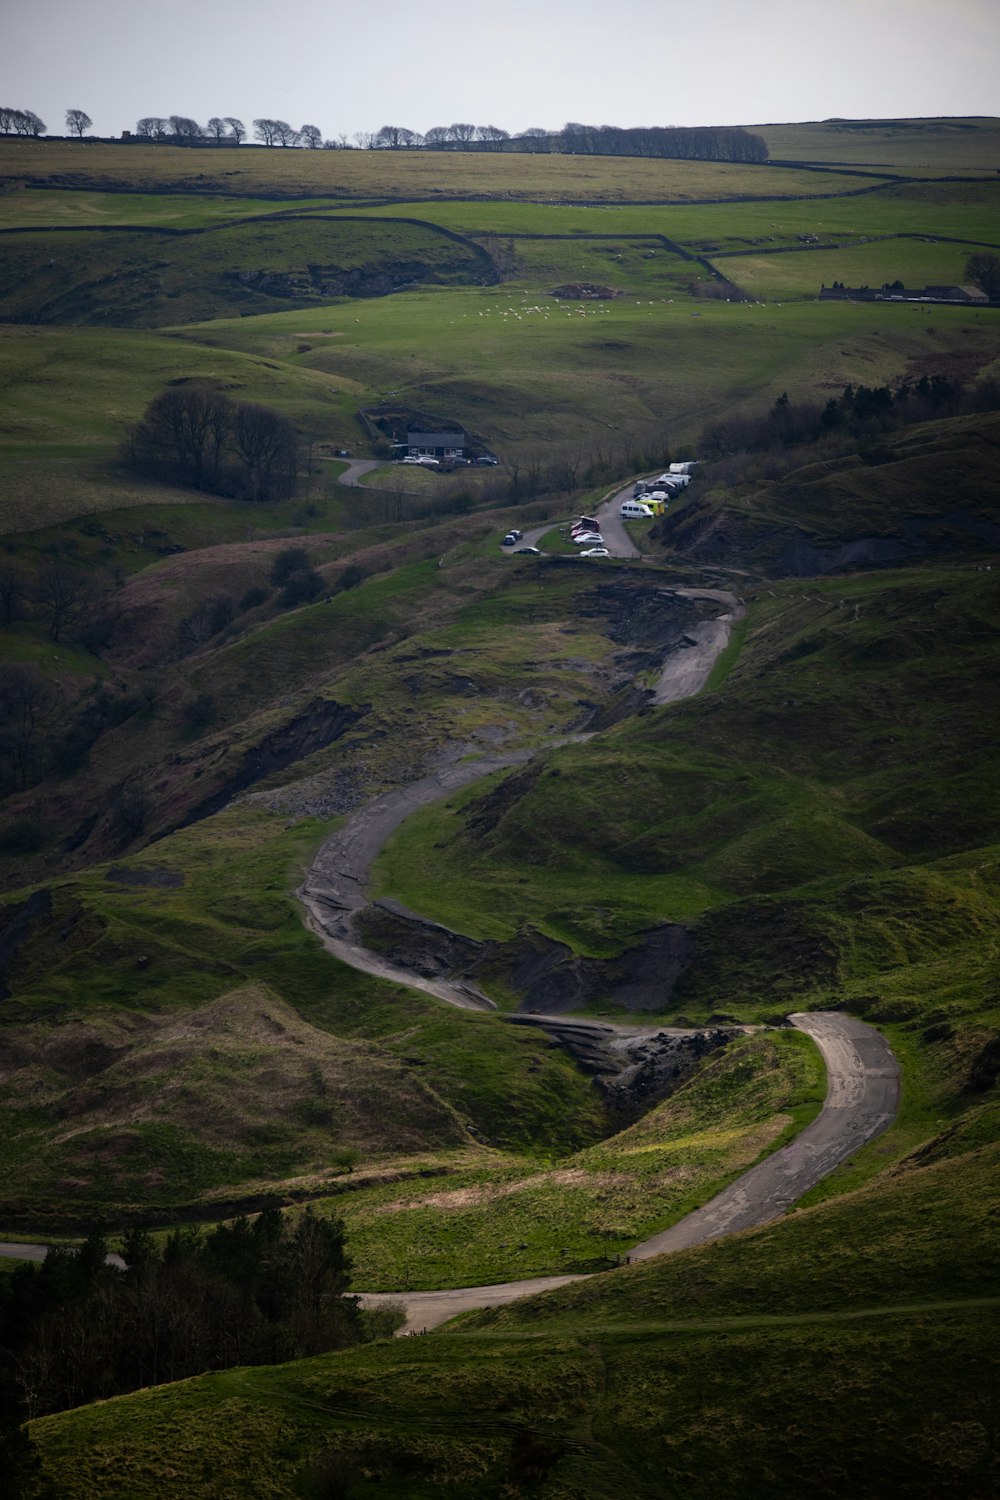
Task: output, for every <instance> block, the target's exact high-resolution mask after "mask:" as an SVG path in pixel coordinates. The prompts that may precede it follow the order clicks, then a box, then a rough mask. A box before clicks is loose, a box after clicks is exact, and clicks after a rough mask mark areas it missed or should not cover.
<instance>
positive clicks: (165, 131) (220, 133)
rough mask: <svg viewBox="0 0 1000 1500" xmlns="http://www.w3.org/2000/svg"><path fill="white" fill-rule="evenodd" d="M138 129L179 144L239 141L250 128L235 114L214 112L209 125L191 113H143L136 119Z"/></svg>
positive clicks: (153, 137)
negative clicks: (139, 118) (220, 114)
mask: <svg viewBox="0 0 1000 1500" xmlns="http://www.w3.org/2000/svg"><path fill="white" fill-rule="evenodd" d="M135 133H136V135H138V136H142V137H143V138H144V139H145V140H149V141H174V142H175V143H176V144H177V145H185V146H187V145H191V144H192V142H194V141H209V140H214V141H215V142H217V143H219V142H222V141H227V140H228V141H233V142H234V144H235V145H237V146H238V145H239V144H240V142H241V141H243V140H245V139H246V134H247V128H246V126H245V125H244V123H243V121H242V120H238V119H237V118H236V116H235V115H226V116H225V117H224V118H222V119H220V118H219V117H218V116H217V115H213V116H212V118H211V119H210V120H209V122H208V124H207V125H199V124H198V121H197V120H192V119H191V118H190V117H189V116H188V115H144V116H143V117H142V119H141V120H137V121H136V125H135Z"/></svg>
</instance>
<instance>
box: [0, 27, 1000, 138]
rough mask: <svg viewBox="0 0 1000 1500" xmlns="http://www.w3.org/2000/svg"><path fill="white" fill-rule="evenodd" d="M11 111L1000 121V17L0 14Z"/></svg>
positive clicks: (420, 119) (497, 120)
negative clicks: (923, 117)
mask: <svg viewBox="0 0 1000 1500" xmlns="http://www.w3.org/2000/svg"><path fill="white" fill-rule="evenodd" d="M0 5H2V9H3V25H2V31H0V46H2V49H3V56H2V58H0V103H2V104H6V105H9V106H12V107H14V108H17V109H33V110H35V111H36V113H38V114H40V115H41V117H42V118H43V120H45V121H46V123H47V124H48V126H49V129H50V131H52V132H53V133H62V131H63V129H64V125H63V120H64V116H65V112H66V110H67V109H68V108H76V109H84V110H86V111H87V113H88V114H90V115H91V116H92V118H93V121H94V133H95V134H101V135H116V134H119V133H120V132H121V131H122V130H125V129H131V128H133V127H134V125H135V121H136V120H137V119H138V118H139V117H140V116H141V115H170V114H181V115H189V116H192V117H193V118H194V119H196V120H198V121H200V122H201V123H204V122H205V120H206V119H208V117H209V116H211V115H223V116H224V115H237V116H239V117H240V118H241V119H243V120H244V121H246V123H247V125H249V124H250V122H251V120H252V119H253V118H254V117H255V116H259V115H266V116H272V117H276V118H280V119H285V120H288V121H289V122H290V123H291V124H292V125H294V126H296V127H297V126H300V125H302V124H303V123H306V122H308V123H312V124H316V125H318V126H319V127H320V129H321V130H322V132H323V134H324V135H325V136H327V137H330V136H337V135H339V134H340V133H341V132H345V133H346V134H347V135H351V134H352V133H353V132H354V131H356V130H374V129H377V128H378V127H379V126H380V125H384V124H394V125H406V126H408V127H409V128H411V129H413V130H419V131H425V130H427V129H429V127H430V126H432V125H447V124H450V123H451V122H452V121H454V120H470V121H472V122H473V123H475V124H492V125H501V126H503V127H505V128H506V129H507V130H510V131H511V132H512V133H513V132H516V131H518V130H521V129H524V128H525V127H527V126H531V125H541V126H545V127H550V128H558V127H560V126H561V125H563V124H564V123H565V122H566V121H567V120H581V121H583V122H585V123H588V124H611V125H723V124H731V125H736V124H757V123H764V122H767V121H772V122H773V121H780V120H810V119H811V120H816V119H825V118H828V117H829V116H831V115H841V116H848V117H865V116H875V117H884V116H892V115H958V114H969V115H972V114H975V115H987V114H1000V3H998V0H950V3H949V4H942V3H941V0H761V3H758V4H751V3H749V0H701V3H700V4H699V3H698V0H616V3H598V0H494V3H492V4H485V5H484V4H479V5H477V4H475V0H423V3H417V0H405V3H404V0H375V3H372V4H371V5H367V6H366V5H362V4H358V3H347V0H288V3H286V4H279V3H276V0H240V3H236V0H167V3H152V4H141V3H137V0H16V3H15V0H0Z"/></svg>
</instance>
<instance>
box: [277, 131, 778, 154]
mask: <svg viewBox="0 0 1000 1500" xmlns="http://www.w3.org/2000/svg"><path fill="white" fill-rule="evenodd" d="M353 140H354V144H355V145H356V146H357V147H358V148H359V149H362V150H371V151H400V150H415V149H423V150H432V151H503V150H513V151H532V152H553V153H562V154H564V155H574V156H651V157H672V158H677V159H679V160H682V161H683V160H687V159H690V160H698V161H739V162H766V161H767V159H768V150H767V144H766V142H765V141H764V138H763V136H760V135H754V134H752V133H751V132H750V131H748V130H740V129H730V128H722V127H707V126H706V127H703V128H701V127H699V128H697V129H690V130H688V129H680V128H676V127H674V126H642V127H631V128H625V127H621V126H617V125H581V124H579V123H576V122H571V123H570V124H568V125H564V126H563V128H562V130H543V129H541V128H540V127H539V126H532V127H531V128H530V129H528V130H523V131H521V132H520V133H519V134H518V135H514V136H512V135H511V134H510V132H509V131H507V130H503V129H502V128H501V127H500V126H499V125H472V124H469V123H461V122H459V123H457V124H454V125H435V126H433V127H432V128H431V129H430V130H428V131H427V133H426V134H425V135H421V134H420V132H419V131H417V130H410V129H408V128H407V127H406V126H403V125H383V126H382V127H381V129H380V130H376V131H370V132H365V131H360V132H358V133H357V134H356V135H355V136H354V138H353ZM269 144H270V143H269ZM326 144H327V145H332V144H337V143H333V142H329V141H328V142H326ZM339 144H346V141H341V142H340V143H339Z"/></svg>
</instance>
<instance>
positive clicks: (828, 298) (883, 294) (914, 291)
mask: <svg viewBox="0 0 1000 1500" xmlns="http://www.w3.org/2000/svg"><path fill="white" fill-rule="evenodd" d="M819 298H820V301H821V302H963V303H969V302H972V303H977V302H981V303H987V302H989V300H990V299H989V298H988V297H987V295H986V293H985V292H982V291H980V289H979V287H977V286H925V287H922V288H919V289H918V288H916V287H905V286H904V285H903V283H902V282H901V281H893V282H888V281H887V282H885V283H884V285H882V286H845V285H844V283H843V282H842V281H835V282H834V283H833V286H824V287H821V288H820V293H819Z"/></svg>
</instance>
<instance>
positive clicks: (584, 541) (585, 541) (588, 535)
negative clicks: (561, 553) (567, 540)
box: [573, 531, 604, 547]
mask: <svg viewBox="0 0 1000 1500" xmlns="http://www.w3.org/2000/svg"><path fill="white" fill-rule="evenodd" d="M573 541H574V543H575V545H576V546H577V547H603V546H604V538H603V537H602V536H601V533H600V532H599V531H581V533H580V535H579V536H575V537H574V538H573Z"/></svg>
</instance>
